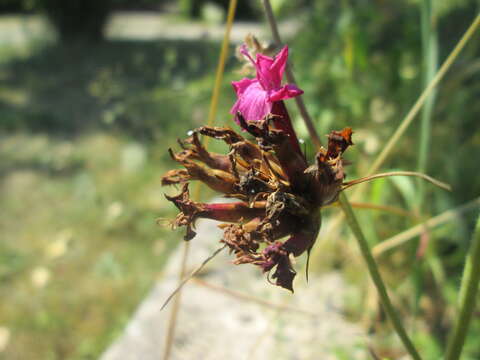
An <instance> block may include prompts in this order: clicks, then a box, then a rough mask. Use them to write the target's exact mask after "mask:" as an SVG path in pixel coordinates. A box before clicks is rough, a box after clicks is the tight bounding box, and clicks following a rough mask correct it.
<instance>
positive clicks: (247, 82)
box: [232, 78, 257, 97]
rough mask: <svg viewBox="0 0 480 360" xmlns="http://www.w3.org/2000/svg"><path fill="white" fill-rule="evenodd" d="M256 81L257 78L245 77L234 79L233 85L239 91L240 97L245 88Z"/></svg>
mask: <svg viewBox="0 0 480 360" xmlns="http://www.w3.org/2000/svg"><path fill="white" fill-rule="evenodd" d="M256 81H257V80H256V79H248V78H243V79H242V80H240V81H232V86H233V89H234V90H235V92H236V93H237V96H238V97H240V96H241V95H242V94H243V93H244V92H245V90H246V89H247V88H248V87H249V86H250V85H252V83H254V82H256Z"/></svg>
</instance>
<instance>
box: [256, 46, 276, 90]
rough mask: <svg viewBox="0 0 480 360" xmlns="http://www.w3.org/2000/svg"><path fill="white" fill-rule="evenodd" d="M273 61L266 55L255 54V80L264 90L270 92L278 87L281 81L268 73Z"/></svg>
mask: <svg viewBox="0 0 480 360" xmlns="http://www.w3.org/2000/svg"><path fill="white" fill-rule="evenodd" d="M273 63H274V60H273V59H272V58H271V57H269V56H266V55H263V54H257V65H256V68H257V79H258V81H260V84H262V86H263V88H264V89H265V90H272V89H275V88H276V87H279V86H280V83H281V81H282V79H281V78H278V77H277V76H276V74H274V73H272V72H271V71H270V68H271V66H272V65H273Z"/></svg>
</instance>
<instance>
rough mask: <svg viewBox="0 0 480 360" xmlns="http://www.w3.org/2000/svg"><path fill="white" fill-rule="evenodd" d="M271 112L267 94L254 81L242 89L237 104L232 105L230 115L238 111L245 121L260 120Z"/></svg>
mask: <svg viewBox="0 0 480 360" xmlns="http://www.w3.org/2000/svg"><path fill="white" fill-rule="evenodd" d="M271 110H272V103H271V102H270V101H269V100H268V94H267V92H266V91H265V90H263V88H262V86H261V85H260V83H259V82H258V81H256V80H255V81H254V82H253V83H252V84H251V85H250V86H248V87H247V88H246V89H244V91H243V93H242V95H241V96H239V97H238V100H237V102H236V103H235V104H234V105H233V107H232V109H231V110H230V113H232V114H236V113H237V112H238V111H240V113H241V114H242V115H243V117H244V118H245V120H247V121H250V120H261V119H263V118H264V117H265V115H267V114H269V113H270V111H271Z"/></svg>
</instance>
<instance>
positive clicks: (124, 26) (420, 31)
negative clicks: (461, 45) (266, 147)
mask: <svg viewBox="0 0 480 360" xmlns="http://www.w3.org/2000/svg"><path fill="white" fill-rule="evenodd" d="M132 3H133V2H129V1H126V0H110V1H94V0H88V1H68V2H67V1H62V0H24V1H22V0H3V1H1V2H0V215H1V216H0V358H5V359H93V358H96V357H98V355H99V354H101V352H102V351H103V350H104V349H105V347H106V346H108V344H109V343H110V342H111V341H112V340H113V339H115V337H116V336H118V334H119V333H120V332H121V331H122V329H123V326H124V325H125V324H126V322H127V321H128V319H129V317H130V315H131V314H132V311H133V310H134V309H135V307H136V306H137V305H138V303H139V302H140V301H141V299H142V297H143V296H144V295H145V294H146V292H147V291H148V290H149V289H150V287H151V286H152V284H153V283H154V281H155V280H156V278H157V277H158V276H159V274H160V273H161V270H162V265H163V264H164V263H165V261H166V260H167V258H168V255H169V254H170V253H171V251H172V250H173V249H174V247H175V246H176V245H177V244H178V243H179V242H180V239H181V234H179V233H177V232H175V233H172V232H171V231H170V230H169V229H168V228H167V227H162V226H157V225H156V223H155V221H156V219H157V218H160V219H169V218H171V217H173V216H174V215H175V209H173V208H172V207H171V206H170V205H169V204H167V203H166V202H165V201H164V197H163V191H164V189H162V188H161V187H160V176H161V175H162V173H163V172H164V171H166V170H167V169H169V168H171V167H172V166H173V164H172V162H171V161H170V159H169V157H168V153H167V148H168V147H171V146H175V142H176V139H177V137H183V134H186V133H187V131H188V130H190V129H192V128H194V127H197V126H200V125H201V124H204V123H205V121H206V117H207V113H208V106H209V100H210V96H211V89H212V85H213V78H214V73H215V66H216V64H217V60H218V59H217V57H218V52H219V47H220V41H219V39H218V38H215V37H199V36H198V33H196V31H197V30H196V29H197V28H196V27H195V26H197V25H199V24H200V25H202V26H207V27H209V26H210V27H212V28H219V29H221V28H222V24H223V21H224V18H225V11H226V6H227V5H228V4H227V3H228V2H227V1H226V0H223V1H220V0H219V1H214V2H207V1H194V0H180V1H178V2H177V1H173V0H172V1H166V0H163V1H162V0H156V1H154V0H141V1H137V2H135V5H132ZM240 4H241V5H240V8H239V9H238V16H237V19H238V21H241V22H247V23H249V22H252V28H253V26H254V25H255V24H254V23H258V22H262V21H264V20H263V15H262V12H261V6H260V4H259V2H256V1H253V0H251V1H241V2H240ZM272 4H273V6H274V9H275V11H276V13H277V16H278V17H279V19H281V20H287V21H289V20H292V19H293V22H294V23H295V24H296V28H297V33H296V35H294V36H293V37H292V38H291V39H289V46H290V47H291V49H292V51H291V60H292V64H293V69H294V71H295V74H296V76H297V82H298V85H299V86H300V87H301V88H302V89H304V90H305V95H304V99H305V101H306V103H307V107H308V109H309V110H310V112H311V114H312V116H313V117H314V120H315V125H316V127H317V129H318V130H319V132H320V134H326V133H328V132H329V131H330V130H332V129H341V128H342V127H344V126H351V127H352V128H353V129H354V131H355V134H354V142H355V143H356V146H355V147H354V148H352V149H351V150H349V152H348V154H347V158H348V159H349V160H351V162H352V166H351V167H350V168H349V172H348V175H349V179H353V178H356V177H360V176H362V174H364V173H365V172H366V170H367V168H368V167H369V165H370V164H371V163H372V161H373V159H375V156H376V155H378V153H379V152H380V151H381V150H382V147H383V146H384V144H385V143H386V141H387V140H388V138H389V137H390V136H391V134H392V133H393V131H394V130H395V129H396V127H397V126H398V125H399V123H400V121H401V119H402V117H403V116H404V115H405V114H406V113H407V111H408V110H409V108H410V107H411V106H412V104H413V103H414V102H415V100H416V99H417V98H418V96H419V94H420V92H421V90H422V89H423V88H424V87H425V85H426V83H427V82H428V81H429V79H431V77H432V75H433V74H434V72H435V70H436V69H437V68H438V66H439V65H440V64H441V63H442V62H443V61H444V60H445V58H446V57H447V55H448V54H449V53H450V51H451V50H452V49H453V47H454V46H455V44H456V43H457V42H458V40H459V39H460V37H461V36H462V34H463V33H464V31H465V30H466V28H467V27H468V25H469V24H470V23H471V21H472V20H473V18H474V16H475V14H477V13H478V11H479V10H480V9H479V5H478V2H477V1H476V0H442V1H427V0H405V1H396V0H383V1H382V0H377V1H366V0H365V1H347V0H344V1H323V0H298V1H287V0H275V1H272ZM152 19H159V20H158V21H161V22H162V24H163V25H162V26H164V27H165V31H167V30H168V29H172V28H173V27H174V26H175V29H179V30H178V31H179V33H178V36H177V35H176V34H175V33H174V32H172V31H170V33H169V35H168V36H162V34H161V32H160V34H158V33H155V32H154V34H153V35H151V34H152V31H151V29H149V27H148V24H150V23H151V22H152V21H156V20H152ZM147 20H148V21H147ZM257 25H258V24H257ZM129 30H131V31H130V32H129ZM125 33H127V34H128V33H134V34H137V35H136V36H130V37H129V36H126V35H125ZM189 33H191V34H192V36H191V38H188V36H185V34H189ZM122 34H123V35H122ZM142 34H143V35H145V34H147V35H148V34H150V35H149V36H146V37H142ZM265 40H268V39H265ZM232 50H233V47H232ZM479 55H480V39H479V36H478V34H477V35H476V36H474V37H473V39H472V40H471V41H470V43H469V44H468V45H467V47H466V48H465V50H464V51H463V52H462V53H461V55H460V57H459V59H458V60H457V61H456V62H455V64H454V65H453V66H452V68H451V70H450V71H449V73H448V74H447V76H446V77H445V79H444V80H443V81H442V83H441V85H440V87H439V89H438V92H437V93H436V94H435V97H434V98H432V99H431V100H430V103H429V105H427V106H426V110H425V111H424V112H423V113H422V114H421V115H420V116H419V117H418V119H417V120H416V121H415V122H414V124H413V125H412V126H411V127H410V128H409V130H408V131H407V134H406V135H405V136H404V137H403V138H402V140H401V142H400V143H399V145H398V146H397V148H396V150H395V152H394V155H393V156H392V157H391V158H390V159H389V161H388V162H387V164H386V165H385V166H384V167H383V169H382V171H383V170H395V169H402V170H411V171H415V170H417V169H418V170H422V171H424V172H426V173H428V174H429V175H432V176H434V177H436V178H438V179H440V180H442V181H445V182H448V183H450V184H451V185H452V186H453V188H454V191H453V192H452V193H445V192H443V191H441V190H439V189H436V188H433V187H432V186H429V185H428V186H427V185H420V184H418V183H417V182H416V181H412V180H410V179H405V178H403V179H396V180H394V181H393V180H381V181H377V182H375V183H374V184H373V185H372V186H370V187H368V188H367V187H365V191H364V193H363V194H362V201H363V202H368V203H374V204H388V205H392V204H393V205H394V206H396V207H398V208H402V209H405V210H407V211H410V212H411V213H412V214H416V217H414V218H412V217H400V216H396V215H392V214H391V213H385V212H378V211H377V212H373V211H358V213H359V217H360V219H361V221H362V226H363V230H364V231H365V233H366V234H367V236H368V239H369V241H371V245H372V246H373V245H375V244H376V243H378V242H380V241H382V240H383V239H386V238H388V237H390V236H393V235H395V234H396V233H398V232H400V231H403V230H406V229H408V228H409V227H411V226H413V225H415V224H416V223H417V222H418V221H420V219H423V220H425V219H427V218H429V217H431V216H434V215H436V214H439V213H441V212H442V211H445V210H448V209H451V208H454V207H456V206H458V205H461V204H463V203H465V202H467V201H469V200H472V199H474V198H477V197H478V196H479V195H480V178H479V177H478V176H477V174H478V170H479V165H478V164H479V161H478V154H479V151H480V131H479V129H480V126H479V121H480V101H478V99H479V96H480V81H479V80H480V76H479V71H480V60H479V59H480V57H479ZM238 67H239V64H238V62H237V61H236V59H235V57H234V54H233V51H232V52H231V55H230V57H229V59H228V63H227V72H226V74H225V75H226V76H225V80H224V83H223V85H222V86H223V87H222V92H221V97H220V105H219V115H218V118H217V124H219V125H221V124H231V116H230V115H228V110H229V108H230V106H231V104H232V103H233V101H234V94H233V91H232V90H231V86H230V84H229V83H230V81H231V80H233V79H237V78H238V77H239V76H240V75H238V74H237V73H236V70H237V69H238ZM291 109H292V112H293V113H294V114H296V113H295V109H294V108H293V106H291ZM295 117H296V120H295V125H296V127H297V129H298V132H299V133H300V136H301V137H303V138H304V139H305V140H307V152H308V154H309V155H310V156H313V148H312V145H311V144H310V143H309V142H308V134H307V132H306V130H305V128H304V126H303V125H302V123H301V121H300V119H299V118H298V115H295ZM232 126H233V125H232ZM208 196H209V193H208V192H207V194H206V195H205V198H208ZM475 212H476V210H475V211H473V212H471V213H467V214H464V215H463V216H462V217H460V218H459V219H458V220H457V221H455V222H451V223H448V224H446V225H444V226H441V227H439V228H438V229H435V230H434V231H431V232H429V233H428V234H427V235H426V238H427V239H428V244H427V246H426V251H425V252H424V253H421V254H419V252H418V251H417V250H418V246H419V240H418V239H416V240H415V241H411V242H410V243H409V244H407V245H405V246H402V247H401V248H400V249H395V250H394V251H391V252H389V253H388V254H386V255H385V256H383V257H382V258H381V259H380V260H381V261H380V265H381V270H382V272H383V273H384V275H385V277H386V280H387V281H388V285H389V286H390V287H391V289H392V291H393V292H394V293H395V298H396V300H395V302H396V304H397V305H398V306H399V308H400V311H401V312H402V315H404V316H405V317H406V318H408V319H410V320H411V323H412V324H413V325H412V326H413V327H414V329H415V334H416V335H415V336H414V340H415V341H416V342H417V344H420V348H421V350H422V351H421V352H422V353H423V354H424V357H425V359H434V358H438V356H440V354H441V353H442V351H443V348H444V346H445V336H446V332H447V330H448V329H449V328H450V327H451V325H452V319H453V315H454V308H455V304H456V300H457V298H456V297H457V289H458V286H459V277H460V275H461V271H462V268H463V262H464V258H465V255H466V251H467V249H468V241H469V240H468V239H469V238H470V234H471V230H472V226H473V219H474V215H475V214H474V213H475ZM336 213H338V210H336V209H328V210H326V215H327V217H328V216H330V215H333V216H334V215H335V214H336ZM347 234H348V232H347V231H343V230H341V232H340V233H339V236H341V238H343V239H345V240H342V241H339V240H338V237H335V236H332V235H331V234H330V235H328V234H327V235H326V236H325V238H326V239H325V240H324V241H322V245H321V251H317V252H316V253H314V254H313V259H314V260H315V261H314V263H313V265H312V267H313V270H314V271H318V272H321V271H323V270H325V269H331V268H335V269H338V270H339V271H342V272H344V274H345V277H346V278H347V279H349V280H350V281H352V282H353V283H355V284H358V286H365V287H366V286H367V281H366V279H367V276H366V274H359V273H358V267H355V264H356V263H355V262H353V263H352V262H351V261H350V260H351V259H350V258H351V257H352V256H358V255H352V251H351V249H352V248H354V247H355V246H356V244H355V243H353V242H351V241H348V240H347V238H348V236H347ZM266 286H268V285H266ZM349 304H350V311H349V316H350V317H351V319H352V321H360V320H361V318H362V316H364V314H367V315H368V316H367V317H369V321H367V322H366V323H367V326H368V327H369V330H371V333H372V334H374V336H378V344H377V347H378V348H377V349H376V351H378V353H380V354H382V355H383V356H385V357H390V358H392V359H394V358H396V356H397V355H396V354H397V353H396V352H395V351H398V349H395V348H392V347H391V344H390V343H389V341H388V339H389V338H388V337H387V336H386V334H389V332H390V330H389V327H388V323H387V322H386V321H385V319H384V316H383V314H382V313H381V312H380V311H379V309H378V306H375V304H374V306H371V304H370V305H369V304H368V301H365V299H352V300H351V301H350V302H349ZM479 317H480V312H479V311H477V312H476V314H475V319H474V321H473V325H472V332H471V334H470V337H469V341H468V343H467V349H466V352H465V357H464V358H465V359H472V360H473V359H479V358H480V347H479V346H478V341H476V340H475V339H476V338H477V339H478V336H479V335H480V320H479ZM415 319H416V320H415ZM386 339H387V340H386Z"/></svg>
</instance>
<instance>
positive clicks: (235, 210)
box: [162, 114, 352, 291]
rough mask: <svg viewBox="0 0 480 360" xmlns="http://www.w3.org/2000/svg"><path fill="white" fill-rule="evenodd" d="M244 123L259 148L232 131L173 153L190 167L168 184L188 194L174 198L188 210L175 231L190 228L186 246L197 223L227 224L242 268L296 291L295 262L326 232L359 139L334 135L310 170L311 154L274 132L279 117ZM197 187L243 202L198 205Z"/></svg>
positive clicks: (210, 132)
mask: <svg viewBox="0 0 480 360" xmlns="http://www.w3.org/2000/svg"><path fill="white" fill-rule="evenodd" d="M237 117H238V119H237V122H238V123H239V124H240V125H241V126H242V128H243V130H245V131H246V132H247V133H249V134H250V135H252V136H253V137H254V138H255V141H250V140H247V139H246V138H244V137H243V136H241V135H239V134H237V133H236V132H235V131H233V130H232V129H229V128H219V127H208V126H204V127H201V128H199V129H197V130H195V131H193V134H192V136H191V137H190V138H188V139H187V140H186V141H181V142H180V145H181V147H182V148H183V149H182V151H180V152H179V153H174V152H173V151H170V154H171V156H172V158H173V159H174V160H175V161H177V162H178V163H180V164H181V165H183V167H184V169H178V170H170V171H168V172H167V173H166V174H165V175H164V176H163V178H162V183H163V184H164V185H171V184H183V187H182V191H181V193H180V194H178V195H176V196H167V199H168V200H170V201H171V202H173V203H174V204H175V206H176V207H177V208H178V209H179V210H180V212H179V214H178V215H177V217H176V219H175V220H174V222H173V225H174V226H185V227H186V230H187V231H186V235H185V240H191V239H192V238H194V237H195V231H194V228H195V221H196V220H197V219H199V218H207V219H213V220H217V221H221V222H223V224H220V225H219V226H220V227H221V228H222V229H223V231H224V234H223V238H222V240H221V242H223V243H224V244H226V245H227V246H228V248H229V249H230V251H231V252H232V253H234V254H235V260H234V263H235V264H253V265H256V266H258V267H259V268H260V269H261V270H262V271H263V272H265V273H269V274H270V280H271V281H274V282H275V284H276V285H278V286H281V287H283V288H285V289H288V290H291V291H293V279H294V277H295V275H296V272H295V270H294V269H293V264H292V262H291V257H296V256H300V255H301V254H303V253H305V252H308V251H309V250H310V249H311V248H312V246H313V244H314V243H315V240H316V238H317V235H318V232H319V229H320V212H319V210H320V208H321V207H322V206H325V205H327V204H330V203H332V202H333V201H335V200H336V198H337V196H338V193H339V192H340V191H341V190H342V184H343V180H344V177H345V173H344V171H343V159H342V155H343V153H344V151H345V150H346V149H347V147H348V146H350V145H352V141H351V134H352V131H351V130H350V128H346V129H344V130H343V131H333V132H332V133H331V134H330V135H329V138H328V139H329V141H328V148H327V149H321V150H320V151H319V153H318V154H317V156H316V159H315V163H314V164H313V165H311V166H308V163H307V162H306V159H305V158H304V156H303V154H301V153H299V152H297V151H294V150H292V149H293V148H292V143H291V141H290V135H289V134H288V133H287V132H285V131H284V130H282V129H277V128H276V127H274V126H273V125H274V123H275V121H276V116H275V115H269V116H267V117H266V119H264V120H260V121H250V122H247V121H245V119H244V118H243V117H242V116H241V114H237ZM198 135H203V136H209V137H213V138H216V139H219V140H223V141H224V142H225V143H226V144H227V145H228V146H229V148H230V151H229V152H228V155H222V154H216V153H211V152H209V151H207V150H206V149H205V148H204V147H203V146H202V144H201V143H200V141H199V140H198ZM191 180H200V181H202V182H203V183H205V184H206V185H207V186H209V187H210V188H211V189H213V190H215V191H218V192H221V193H223V194H224V195H225V196H226V197H229V198H235V199H237V201H235V202H231V203H219V204H205V203H199V202H195V201H193V200H191V199H190V195H189V191H188V184H187V183H188V182H189V181H191Z"/></svg>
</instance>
